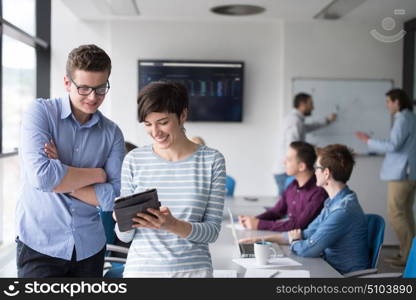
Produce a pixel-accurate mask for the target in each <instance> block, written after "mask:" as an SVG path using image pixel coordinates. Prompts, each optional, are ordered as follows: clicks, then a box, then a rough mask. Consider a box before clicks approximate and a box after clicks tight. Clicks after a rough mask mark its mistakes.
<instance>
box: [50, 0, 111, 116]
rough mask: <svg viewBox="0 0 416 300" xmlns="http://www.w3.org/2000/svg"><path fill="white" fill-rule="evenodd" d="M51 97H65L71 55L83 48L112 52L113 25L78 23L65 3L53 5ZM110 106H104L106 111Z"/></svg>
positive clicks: (106, 23) (107, 23)
mask: <svg viewBox="0 0 416 300" xmlns="http://www.w3.org/2000/svg"><path fill="white" fill-rule="evenodd" d="M51 14H52V25H51V27H52V32H51V44H52V51H51V97H60V96H62V95H64V93H65V89H64V81H63V78H64V75H65V65H66V60H67V57H68V53H69V52H70V51H71V50H72V49H73V48H75V47H78V46H79V45H82V44H96V45H98V46H100V47H102V48H103V49H105V50H107V51H108V50H110V39H109V36H108V32H109V22H85V21H82V20H80V19H78V17H77V16H75V15H74V14H73V13H72V12H71V11H70V10H69V9H68V8H67V7H66V6H65V5H64V4H63V3H62V2H61V1H52V13H51ZM108 106H109V103H104V104H103V106H102V110H103V111H107V110H108Z"/></svg>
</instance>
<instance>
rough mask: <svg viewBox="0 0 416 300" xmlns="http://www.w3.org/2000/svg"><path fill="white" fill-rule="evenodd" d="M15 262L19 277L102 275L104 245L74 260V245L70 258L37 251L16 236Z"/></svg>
mask: <svg viewBox="0 0 416 300" xmlns="http://www.w3.org/2000/svg"><path fill="white" fill-rule="evenodd" d="M16 243H17V246H16V264H17V276H18V277H19V278H45V277H98V278H99V277H102V276H103V268H104V254H105V247H104V248H103V249H102V250H101V251H100V252H98V253H97V254H94V255H93V256H91V257H88V258H86V259H84V260H81V261H76V252H75V247H74V251H73V253H72V258H71V260H65V259H61V258H56V257H51V256H48V255H45V254H42V253H39V252H37V251H35V250H33V249H32V248H30V247H28V246H27V245H26V244H24V243H22V242H21V241H20V240H19V238H16Z"/></svg>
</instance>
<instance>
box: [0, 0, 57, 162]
mask: <svg viewBox="0 0 416 300" xmlns="http://www.w3.org/2000/svg"><path fill="white" fill-rule="evenodd" d="M0 12H1V13H0V21H1V38H0V51H1V55H0V60H1V63H0V65H1V77H0V79H1V80H0V82H1V83H0V111H1V114H0V116H1V123H0V126H1V131H0V149H1V154H10V153H16V152H17V151H18V147H19V136H20V126H21V121H22V115H23V112H24V110H25V108H26V107H27V106H28V104H29V103H30V102H31V101H33V99H35V98H37V97H44V98H47V97H49V87H50V78H49V77H50V49H49V43H50V19H51V17H50V14H51V3H50V0H0Z"/></svg>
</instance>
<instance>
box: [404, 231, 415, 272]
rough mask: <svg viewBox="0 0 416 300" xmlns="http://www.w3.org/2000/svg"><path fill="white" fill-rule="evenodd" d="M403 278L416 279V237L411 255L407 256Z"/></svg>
mask: <svg viewBox="0 0 416 300" xmlns="http://www.w3.org/2000/svg"><path fill="white" fill-rule="evenodd" d="M403 278H416V237H414V238H413V243H412V248H410V251H409V255H408V256H407V263H406V268H405V269H404V272H403Z"/></svg>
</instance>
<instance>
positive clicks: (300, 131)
mask: <svg viewBox="0 0 416 300" xmlns="http://www.w3.org/2000/svg"><path fill="white" fill-rule="evenodd" d="M293 107H294V108H293V109H292V110H291V111H290V113H289V114H288V115H287V116H286V117H285V118H284V119H283V124H282V126H281V130H280V134H279V142H278V146H279V148H278V153H277V155H278V165H277V172H276V174H275V175H274V178H275V180H276V183H277V188H278V195H282V193H283V191H284V188H285V184H286V180H287V179H288V178H289V176H288V175H287V174H286V173H285V166H284V163H283V161H284V159H285V155H286V152H287V149H288V148H289V145H290V143H292V142H296V141H302V142H304V141H305V135H306V134H307V133H308V132H311V131H314V130H317V129H320V128H322V127H325V126H328V125H329V124H331V123H332V122H334V121H335V120H336V118H337V115H336V114H330V115H328V116H327V117H326V118H325V120H322V121H321V122H314V123H305V117H308V116H310V115H311V114H312V111H313V109H314V106H313V100H312V96H311V95H309V94H306V93H299V94H297V95H296V96H295V98H294V99H293Z"/></svg>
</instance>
